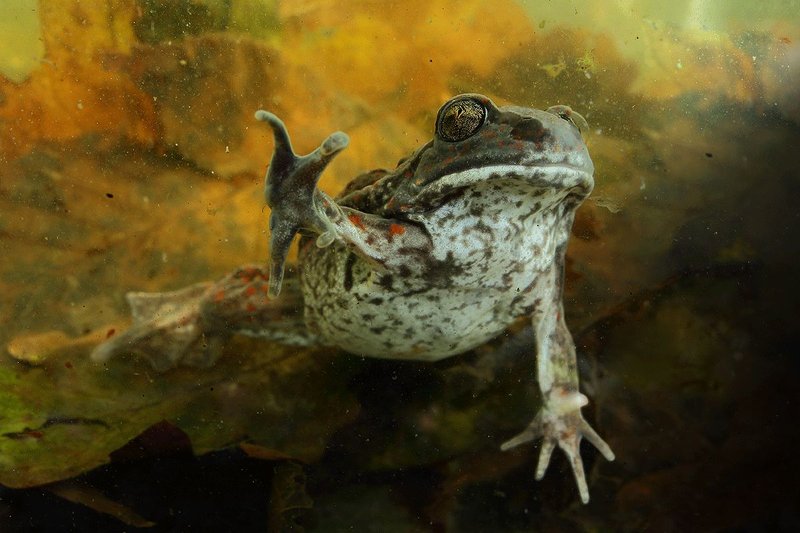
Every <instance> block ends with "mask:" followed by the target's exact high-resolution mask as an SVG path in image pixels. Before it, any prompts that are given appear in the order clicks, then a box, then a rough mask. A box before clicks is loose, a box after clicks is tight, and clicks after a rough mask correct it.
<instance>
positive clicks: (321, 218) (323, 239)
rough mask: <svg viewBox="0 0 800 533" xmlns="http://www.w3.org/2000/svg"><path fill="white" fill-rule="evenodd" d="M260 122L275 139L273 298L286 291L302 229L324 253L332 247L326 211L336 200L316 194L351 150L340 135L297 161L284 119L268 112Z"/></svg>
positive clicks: (268, 188)
mask: <svg viewBox="0 0 800 533" xmlns="http://www.w3.org/2000/svg"><path fill="white" fill-rule="evenodd" d="M256 119H257V120H260V121H263V122H266V123H267V124H269V125H270V127H271V128H272V131H273V133H274V135H275V151H274V153H273V155H272V161H271V163H270V165H269V171H268V172H267V177H266V184H265V188H264V195H265V196H266V200H267V205H269V206H270V208H271V209H272V213H271V215H270V219H269V227H270V232H271V237H270V279H269V296H270V298H274V297H276V296H277V295H278V294H279V293H280V291H281V283H282V281H283V270H284V264H285V262H286V256H287V254H288V252H289V247H290V246H291V244H292V240H293V239H294V236H295V235H296V234H297V232H298V231H300V229H309V230H312V231H314V232H315V233H317V234H319V237H317V246H320V247H324V246H327V245H329V244H330V243H332V242H333V241H334V239H335V238H336V232H335V230H334V227H333V225H332V224H331V221H330V219H329V218H328V215H326V212H325V211H326V208H331V207H332V206H331V205H330V204H331V203H332V200H330V199H329V198H328V197H326V196H325V195H323V194H322V193H321V192H320V191H319V189H317V182H318V181H319V178H320V176H321V174H322V171H323V170H325V167H326V166H328V163H330V162H331V160H332V159H333V158H334V157H335V156H336V154H338V153H339V152H341V151H342V150H343V149H344V148H346V147H347V144H348V143H349V142H350V139H349V138H348V137H347V135H346V134H345V133H343V132H341V131H337V132H335V133H332V134H331V135H329V136H328V138H327V139H325V141H323V143H322V144H321V145H320V146H319V148H317V149H316V150H314V151H313V152H311V153H310V154H308V155H305V156H298V155H297V154H295V153H294V151H293V150H292V143H291V141H290V140H289V132H288V131H286V126H285V125H284V124H283V121H282V120H281V119H279V118H278V117H277V116H275V115H273V114H272V113H269V112H267V111H263V110H259V111H257V112H256Z"/></svg>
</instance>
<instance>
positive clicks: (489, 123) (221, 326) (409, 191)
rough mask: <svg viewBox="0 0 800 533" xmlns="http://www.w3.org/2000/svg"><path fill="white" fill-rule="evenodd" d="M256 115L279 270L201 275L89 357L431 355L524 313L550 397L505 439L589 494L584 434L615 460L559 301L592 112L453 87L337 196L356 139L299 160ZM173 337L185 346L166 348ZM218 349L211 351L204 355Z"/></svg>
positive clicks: (342, 139)
mask: <svg viewBox="0 0 800 533" xmlns="http://www.w3.org/2000/svg"><path fill="white" fill-rule="evenodd" d="M256 117H257V118H258V119H259V120H263V121H266V122H268V123H269V125H270V126H271V127H272V128H273V131H274V133H275V141H276V147H275V153H274V155H273V159H272V163H271V165H270V169H269V173H268V176H267V185H266V197H267V202H268V204H269V205H270V207H271V208H272V215H271V219H270V227H271V229H272V233H271V239H272V244H271V250H272V251H271V254H272V264H271V267H270V275H269V276H267V275H266V274H265V272H264V271H263V269H260V268H258V267H249V268H243V269H240V270H239V271H237V272H235V273H233V274H232V275H229V276H228V277H227V278H225V279H224V280H222V281H221V282H218V283H217V284H213V285H211V284H209V285H198V286H195V287H197V288H196V289H194V291H189V292H188V293H187V294H191V295H192V297H193V298H194V299H193V300H192V301H191V302H190V301H188V300H186V301H184V300H179V302H178V303H176V304H174V305H173V304H170V305H173V307H169V309H168V311H169V312H162V313H160V314H159V313H155V314H152V315H151V317H150V318H147V317H145V316H142V317H141V318H140V319H139V320H136V313H135V314H134V318H135V322H134V326H133V327H132V328H131V331H134V332H135V331H137V328H139V329H138V331H139V332H138V333H129V332H126V334H123V335H121V336H119V337H117V338H115V339H112V340H110V341H109V342H107V343H105V344H104V345H101V346H100V347H99V348H98V349H97V350H96V352H95V354H94V356H95V358H96V359H101V360H105V359H107V358H108V357H110V356H111V355H113V353H114V352H116V351H119V350H122V349H124V348H127V349H128V350H129V351H130V350H136V351H139V352H141V353H145V354H146V355H148V356H149V357H150V358H151V360H152V361H153V363H154V365H156V366H159V367H168V366H172V365H174V364H177V362H178V361H180V360H181V358H183V357H185V355H183V354H186V353H188V352H190V351H192V349H193V348H194V351H195V352H196V351H197V350H196V347H197V345H198V344H200V343H199V340H201V337H204V336H205V337H208V336H213V337H214V338H219V336H220V335H223V334H224V332H228V333H227V334H230V332H233V331H239V332H243V333H246V334H250V335H257V336H264V337H269V338H273V339H278V340H281V341H283V342H287V343H293V344H305V345H308V344H325V345H333V346H338V347H340V348H342V349H344V350H347V351H349V352H352V353H356V354H361V355H367V356H373V357H381V358H391V359H418V360H426V361H436V360H439V359H442V358H444V357H448V356H451V355H456V354H460V353H464V352H465V351H468V350H470V349H472V348H474V347H476V346H478V345H480V344H481V343H483V342H485V341H487V340H489V339H491V338H492V337H495V336H496V335H498V334H499V333H501V332H502V331H503V330H504V329H505V328H506V327H507V326H509V325H510V324H511V323H512V321H514V320H515V319H516V318H518V317H520V316H530V318H531V321H532V324H533V328H534V331H535V333H536V347H535V351H536V356H537V374H538V375H537V377H538V382H539V387H540V389H541V392H542V397H543V401H544V404H543V406H542V408H541V410H540V411H539V413H538V414H537V415H536V417H535V418H534V420H533V422H532V423H531V424H530V425H529V426H528V428H526V429H525V431H523V432H522V433H521V434H519V435H518V436H516V437H514V438H513V439H511V440H509V441H508V442H506V443H505V444H503V446H502V448H503V449H509V448H512V447H514V446H517V445H519V444H522V443H524V442H527V441H530V440H533V439H536V438H539V437H541V438H542V439H543V443H542V448H541V452H540V457H539V465H538V467H537V472H536V477H537V479H540V478H541V477H542V476H543V475H544V472H545V469H546V468H547V465H548V463H549V459H550V455H551V453H552V451H553V449H554V447H555V446H556V445H558V446H559V447H560V448H561V449H562V450H564V452H565V453H566V454H567V456H568V457H569V459H570V462H571V464H572V468H573V472H574V474H575V479H576V482H577V484H578V488H579V492H580V495H581V499H582V500H583V501H584V502H588V501H589V492H588V487H587V485H586V481H585V476H584V472H583V465H582V461H581V458H580V452H579V446H580V441H581V439H582V437H586V438H587V439H588V440H589V441H590V442H591V443H592V444H594V445H595V446H596V447H597V448H598V449H599V450H600V452H601V453H602V454H603V455H604V456H605V457H606V458H607V459H608V460H613V458H614V455H613V453H612V452H611V450H610V448H609V447H608V445H607V444H606V443H605V442H603V440H602V439H601V438H600V437H599V436H598V435H597V434H596V433H595V432H594V430H593V429H592V428H591V427H590V426H589V425H588V424H587V423H586V422H585V421H584V420H583V417H582V416H581V412H580V408H581V407H582V406H584V405H586V403H588V400H587V399H586V397H585V396H583V395H582V394H581V393H580V392H579V390H578V372H577V368H576V359H575V346H574V343H573V341H572V336H571V335H570V332H569V330H568V329H567V326H566V324H565V322H564V313H563V305H562V292H563V281H564V279H563V272H564V253H565V250H566V247H567V241H568V240H569V235H570V230H571V227H572V222H573V217H574V213H575V210H576V209H577V207H578V206H579V205H580V203H581V202H582V201H583V200H584V199H585V198H586V197H587V196H588V195H589V194H590V193H591V191H592V187H593V178H592V173H593V170H594V169H593V165H592V161H591V159H590V157H589V154H588V151H587V149H586V146H585V144H584V143H583V141H582V139H581V136H580V131H579V130H578V127H577V126H576V123H577V124H585V123H584V122H583V119H582V118H581V117H580V115H577V114H576V113H574V112H572V111H571V110H570V109H569V108H568V107H566V106H556V107H552V108H550V109H548V110H547V111H539V110H535V109H527V108H521V107H514V106H506V107H497V106H495V105H494V103H492V101H491V100H489V99H488V98H486V97H484V96H481V95H475V94H469V95H461V96H458V97H456V98H454V99H452V100H450V101H449V102H448V103H446V104H445V105H444V106H443V107H442V109H440V111H439V115H438V117H437V122H436V130H435V134H434V138H433V140H432V141H430V142H429V143H427V144H426V145H424V146H423V147H421V148H420V149H419V150H417V151H416V152H415V153H414V154H413V155H412V156H410V157H409V158H407V159H405V160H403V161H401V162H400V164H399V165H398V167H397V168H396V169H395V170H393V171H385V170H377V171H373V172H370V173H368V174H364V175H362V176H360V177H358V178H356V179H355V180H354V181H353V182H352V183H351V184H350V185H349V186H348V187H347V188H346V189H345V191H344V192H343V193H342V195H341V196H340V197H339V198H337V199H335V200H334V199H333V198H331V197H329V196H328V195H326V194H325V193H323V192H321V191H320V190H319V189H317V187H316V184H317V181H318V180H319V176H320V174H321V172H322V171H323V170H324V168H325V166H326V165H327V164H328V162H329V161H330V160H331V159H332V158H333V157H334V156H335V155H336V154H337V153H338V152H339V151H341V150H342V149H343V148H345V147H346V146H347V142H348V139H347V136H346V135H345V134H343V133H341V132H337V133H334V134H333V135H331V136H330V137H328V139H326V141H325V142H324V143H323V144H322V145H321V146H320V148H318V149H317V150H316V151H314V152H312V153H311V154H309V155H307V156H304V157H298V156H296V155H295V154H294V153H293V151H292V149H291V144H290V141H289V135H288V133H287V132H286V129H285V127H284V125H283V123H282V122H281V121H280V119H278V118H277V117H276V116H274V115H272V114H270V113H267V112H265V111H259V112H258V113H257V114H256ZM298 232H299V233H301V234H302V235H303V238H302V239H301V242H300V254H299V267H298V268H299V284H295V281H294V280H291V283H290V284H289V285H288V286H287V287H286V289H287V290H285V291H284V294H285V293H286V292H287V291H288V298H287V302H286V303H285V304H283V305H281V304H280V303H279V302H281V300H283V299H284V296H281V297H279V298H277V299H274V300H272V299H273V298H275V297H276V296H277V295H278V294H279V292H280V291H281V287H282V280H283V263H284V261H285V258H286V253H287V250H288V248H289V245H290V244H291V242H292V240H293V237H294V235H295V234H296V233H298ZM242 272H246V274H242ZM256 281H257V282H258V283H257V285H256ZM254 286H255V287H256V289H255V290H254V289H253V287H254ZM298 288H299V290H298ZM184 291H187V290H186V289H185V290H184ZM179 292H180V291H179ZM266 293H269V297H270V298H266ZM175 294H177V293H170V294H169V295H167V296H166V298H167V299H169V298H170V295H175ZM198 294H200V296H197V295H198ZM300 294H302V303H303V305H304V309H305V311H304V314H305V316H304V318H305V320H304V322H303V321H302V320H300V318H299V317H298V316H295V315H292V312H291V311H290V310H289V309H290V308H291V307H292V305H294V306H299V304H300V296H299V295H300ZM148 297H149V296H147V295H142V294H139V295H136V294H134V295H129V299H131V303H132V305H133V306H134V308H136V299H137V298H144V299H147V298H148ZM162 297H164V296H163V295H162ZM139 314H140V315H141V313H139ZM187 324H188V326H187ZM187 328H188V329H187ZM154 332H155V333H154ZM209 332H216V335H210V334H209ZM126 335H128V337H127V338H126V337H125V336H126ZM165 339H167V340H165ZM169 339H173V340H174V339H180V343H178V342H177V341H175V345H174V346H168V345H169V344H170V341H169ZM154 340H155V341H157V342H154ZM208 344H209V343H205V344H204V346H206V349H208V348H207V346H208ZM162 353H163V354H166V355H160V354H162ZM194 357H195V358H197V356H196V355H195V356H194ZM214 357H215V355H214V354H208V355H207V362H209V363H210V362H213V359H214ZM201 359H202V357H201Z"/></svg>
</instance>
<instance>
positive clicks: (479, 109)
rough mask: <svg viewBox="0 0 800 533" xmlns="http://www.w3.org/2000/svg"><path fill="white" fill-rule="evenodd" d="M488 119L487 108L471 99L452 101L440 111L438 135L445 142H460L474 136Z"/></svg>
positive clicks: (437, 123) (437, 122)
mask: <svg viewBox="0 0 800 533" xmlns="http://www.w3.org/2000/svg"><path fill="white" fill-rule="evenodd" d="M485 119H486V108H485V107H483V105H481V104H480V103H478V102H476V101H475V100H472V99H471V98H463V99H460V100H459V99H456V100H451V101H450V102H448V103H447V104H445V105H444V107H442V109H441V111H439V119H438V120H437V121H436V133H438V134H439V137H441V138H442V139H443V140H445V141H449V142H458V141H463V140H464V139H466V138H467V137H469V136H471V135H474V134H475V132H477V131H478V130H479V129H480V128H481V126H483V123H484V121H485Z"/></svg>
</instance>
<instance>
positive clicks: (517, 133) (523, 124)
mask: <svg viewBox="0 0 800 533" xmlns="http://www.w3.org/2000/svg"><path fill="white" fill-rule="evenodd" d="M547 136H548V133H547V130H546V129H545V128H544V127H543V126H542V123H541V122H540V121H539V120H537V119H535V118H530V117H526V118H523V119H522V120H520V121H519V122H518V123H517V124H516V125H515V126H514V128H513V129H512V130H511V137H513V138H514V139H516V140H518V141H529V142H534V143H540V142H542V141H544V140H545V138H546V137H547Z"/></svg>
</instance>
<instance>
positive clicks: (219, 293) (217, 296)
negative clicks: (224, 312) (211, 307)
mask: <svg viewBox="0 0 800 533" xmlns="http://www.w3.org/2000/svg"><path fill="white" fill-rule="evenodd" d="M224 299H225V291H217V294H215V295H214V301H215V302H221V301H222V300H224Z"/></svg>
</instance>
